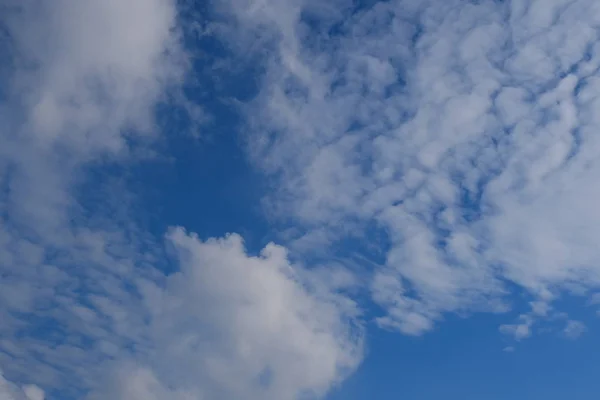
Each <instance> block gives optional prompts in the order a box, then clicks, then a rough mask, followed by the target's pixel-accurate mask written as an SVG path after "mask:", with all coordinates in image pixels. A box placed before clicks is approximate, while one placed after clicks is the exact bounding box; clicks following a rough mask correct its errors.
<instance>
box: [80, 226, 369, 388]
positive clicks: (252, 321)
mask: <svg viewBox="0 0 600 400" xmlns="http://www.w3.org/2000/svg"><path fill="white" fill-rule="evenodd" d="M168 241H169V243H170V244H171V245H172V246H173V248H174V251H175V254H176V257H177V258H178V260H179V263H180V265H181V271H180V272H177V273H176V274H174V275H172V276H170V277H168V278H167V279H166V281H165V284H164V287H157V286H154V285H149V286H146V287H145V289H144V292H145V294H146V306H147V307H148V315H149V318H150V323H149V325H148V327H147V330H148V333H147V336H148V341H149V343H150V344H151V346H150V347H149V349H148V351H147V353H145V354H143V356H142V357H139V363H140V364H129V365H127V366H125V367H124V368H123V369H119V370H118V375H119V378H118V380H119V382H120V383H119V384H118V385H117V386H116V387H115V388H113V389H112V390H113V391H112V392H109V393H104V392H100V393H99V394H97V395H96V396H97V398H99V399H100V398H115V399H128V400H129V399H146V398H152V399H161V400H162V399H171V398H181V399H187V398H201V399H204V398H206V399H216V398H226V399H229V398H231V399H233V398H242V397H243V398H245V399H283V400H285V399H290V400H291V399H297V398H300V397H301V396H303V395H308V394H311V395H318V396H321V395H323V394H324V393H326V392H327V391H328V390H329V389H330V388H331V387H332V386H333V385H334V384H336V383H338V382H340V381H341V379H342V378H344V377H345V376H346V375H347V374H348V373H350V372H352V371H353V369H354V368H355V367H356V366H357V365H358V363H359V361H360V359H361V355H362V352H361V342H362V333H361V329H360V327H359V326H355V329H351V327H352V320H353V314H354V310H353V308H352V307H351V305H348V304H347V303H345V302H342V303H341V302H340V300H343V299H341V298H339V297H338V296H336V295H332V294H331V293H327V292H320V291H318V289H317V288H310V287H308V286H307V283H306V282H304V281H302V280H300V277H299V275H298V271H299V268H298V266H293V265H291V264H290V263H289V261H288V260H287V256H286V251H285V250H284V249H283V248H281V247H279V246H276V245H273V244H270V245H268V246H267V247H265V248H264V249H263V250H262V252H261V253H260V255H258V256H255V257H252V256H248V255H247V254H246V251H245V249H244V246H243V243H242V239H241V238H240V237H239V236H238V235H230V236H227V237H226V238H223V239H210V240H208V241H206V242H202V241H200V240H199V239H198V238H197V237H196V236H195V235H193V234H187V233H186V232H185V231H184V230H183V229H181V228H177V229H173V230H172V231H171V232H170V233H169V235H168ZM349 306H350V308H347V307H349ZM144 364H145V365H144ZM148 393H151V395H150V394H148ZM148 396H150V397H148ZM178 396H179V397H178ZM92 398H96V397H94V396H92Z"/></svg>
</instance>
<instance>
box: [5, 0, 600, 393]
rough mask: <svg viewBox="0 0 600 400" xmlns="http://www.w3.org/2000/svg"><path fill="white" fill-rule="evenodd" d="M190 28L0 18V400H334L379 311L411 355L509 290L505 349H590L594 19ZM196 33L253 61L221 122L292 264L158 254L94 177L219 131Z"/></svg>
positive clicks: (443, 16) (562, 4)
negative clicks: (177, 117) (182, 117)
mask: <svg viewBox="0 0 600 400" xmlns="http://www.w3.org/2000/svg"><path fill="white" fill-rule="evenodd" d="M183 6H185V7H186V10H187V11H189V4H187V3H186V2H176V1H174V0H128V1H121V0H90V1H85V2H82V1H77V0H55V1H51V2H49V1H43V0H20V1H19V0H5V1H3V2H2V4H1V5H0V28H1V29H0V54H2V55H3V60H6V61H5V62H4V63H3V65H1V66H0V142H1V143H2V144H1V146H0V218H1V219H0V372H2V374H0V400H43V399H44V398H46V399H55V398H56V399H61V400H62V399H75V398H77V399H80V398H84V399H86V398H87V399H89V400H104V399H116V400H142V399H143V400H166V399H175V400H188V399H202V400H215V399H226V400H227V399H248V400H253V399H257V400H258V399H261V400H262V399H266V400H270V399H273V400H275V399H277V400H296V399H310V398H323V397H324V396H325V395H326V394H327V393H328V392H329V391H330V390H331V389H332V388H334V387H335V386H336V385H338V384H339V383H340V382H341V381H342V380H344V379H345V378H346V377H347V376H348V375H349V374H351V373H352V372H353V371H354V370H355V369H356V368H357V367H358V366H359V364H360V362H361V360H362V357H363V350H364V349H363V345H364V340H365V338H364V331H365V330H364V325H363V324H364V319H365V314H368V315H369V318H370V316H371V315H372V314H373V313H374V311H372V310H368V312H365V308H367V307H368V305H364V304H360V303H359V302H358V298H361V299H362V297H361V296H362V294H364V293H368V296H369V298H370V300H372V301H373V302H374V303H375V304H377V305H378V306H381V310H378V311H377V312H378V314H377V315H375V318H376V321H377V325H378V326H380V327H383V328H386V329H390V330H396V331H399V332H401V333H403V334H409V335H420V334H424V333H425V332H427V331H429V330H431V329H432V328H433V327H434V326H435V325H436V324H437V323H440V321H441V320H442V319H443V317H444V316H445V315H447V314H449V313H461V314H462V315H465V314H468V313H471V312H494V313H499V312H505V311H507V310H511V309H513V307H514V304H513V302H514V297H513V296H512V295H514V294H517V293H518V294H525V296H524V298H527V302H528V303H527V307H528V309H527V310H526V311H525V312H523V313H522V314H521V315H519V317H518V318H517V320H516V321H510V320H507V323H506V324H505V325H502V326H500V327H499V331H500V332H501V333H504V334H507V335H510V336H512V337H513V338H514V339H516V340H522V339H525V338H528V337H530V336H532V335H533V334H534V333H535V330H536V323H538V322H539V321H541V320H544V319H553V320H559V321H562V322H561V323H562V324H563V326H562V328H561V329H562V332H561V334H562V336H564V337H565V338H569V339H576V338H578V337H579V336H581V335H582V334H584V333H585V331H586V329H587V328H586V326H585V324H584V323H583V322H582V321H578V320H574V319H571V318H570V317H569V315H568V314H566V313H564V312H562V310H558V309H557V307H556V300H557V299H559V298H560V297H561V296H564V295H566V294H570V295H577V296H582V297H586V298H588V299H589V303H590V304H598V303H599V302H600V301H599V298H598V296H599V295H598V294H596V295H594V291H595V290H597V289H598V288H599V287H600V267H599V265H600V246H597V245H596V237H598V236H599V235H600V231H599V229H600V228H598V227H600V213H599V212H598V207H597V205H596V199H597V198H599V197H600V186H598V185H597V184H596V182H597V181H598V180H599V179H600V165H599V163H598V160H597V158H598V157H597V155H598V153H600V142H599V141H598V139H597V136H598V135H597V130H598V129H599V128H600V120H599V121H596V120H597V119H598V117H597V113H596V112H595V110H596V108H597V107H598V106H600V103H599V102H598V96H597V93H596V91H597V90H599V89H600V86H599V82H600V80H599V78H600V75H599V74H598V71H599V68H600V47H599V46H600V45H599V44H598V43H597V42H598V41H597V38H598V31H599V29H600V3H597V2H594V1H592V0H513V1H492V0H482V1H462V0H391V1H382V2H376V1H375V2H365V4H360V5H359V4H357V3H355V2H352V1H350V0H334V1H330V2H322V1H313V0H278V1H274V0H262V1H258V0H218V1H215V2H213V4H212V5H211V7H212V8H211V9H208V8H207V9H206V10H204V9H203V10H202V11H203V12H205V13H206V15H203V16H202V18H205V19H206V20H203V21H201V22H202V23H200V22H198V21H192V23H191V26H183V24H184V23H185V24H190V21H189V19H190V18H182V16H181V14H180V12H182V11H181V9H180V7H183ZM186 32H188V33H189V32H195V34H196V35H198V36H201V37H202V38H204V37H208V36H210V37H211V39H212V40H215V41H216V42H218V43H220V44H221V45H222V46H223V48H225V49H226V51H223V54H224V55H223V56H222V57H224V58H226V59H225V60H220V61H221V64H220V66H219V68H221V69H222V68H225V67H224V66H231V65H235V64H236V63H239V64H244V63H248V64H250V63H252V64H256V65H258V66H256V65H253V69H252V71H258V75H257V76H253V77H252V79H251V80H253V81H255V82H256V83H257V88H256V91H257V93H256V96H254V97H253V98H252V99H251V100H249V101H244V102H241V101H239V100H238V99H227V101H225V102H224V103H226V104H229V105H231V106H232V107H233V108H235V110H236V112H237V111H239V110H241V111H242V114H243V115H242V117H243V126H242V129H241V131H242V132H243V133H244V135H245V137H244V138H243V140H240V142H243V143H244V144H246V145H247V146H246V147H245V149H244V150H246V151H247V155H248V158H249V159H250V160H251V162H252V164H253V166H255V167H256V169H257V170H259V171H260V172H261V173H263V174H264V176H266V177H267V178H268V179H269V182H270V183H272V186H269V188H270V189H272V190H271V191H270V192H268V193H266V194H265V196H264V205H265V207H264V208H265V212H266V213H267V214H269V215H268V220H269V221H270V222H272V223H273V226H274V227H273V230H274V231H275V230H280V229H279V228H280V226H285V228H286V229H285V230H283V229H281V231H282V232H281V235H279V236H277V237H276V239H278V240H280V242H281V243H282V244H283V245H284V246H285V247H284V246H281V245H276V244H273V243H270V244H268V245H266V246H265V247H264V248H263V249H262V250H261V251H260V253H259V254H258V255H254V254H253V253H252V252H251V251H249V250H248V249H246V247H245V244H244V241H243V239H242V237H241V236H240V235H238V234H236V233H231V234H228V235H225V236H223V237H221V238H210V239H203V238H200V237H199V236H198V235H197V234H195V233H193V232H192V230H190V229H187V230H186V229H184V228H183V227H173V228H170V229H169V230H168V231H167V233H166V234H165V235H164V236H160V235H158V236H156V235H155V234H154V233H150V232H145V231H144V230H143V229H142V228H141V227H139V226H138V225H137V223H136V219H135V218H134V217H133V216H132V215H131V208H129V205H128V204H127V199H128V192H127V190H126V189H124V188H123V186H126V185H125V183H124V181H121V180H120V179H119V178H120V177H115V181H116V182H117V184H120V185H121V186H119V188H120V189H119V190H122V192H120V193H119V199H117V200H115V199H108V198H104V197H110V196H106V195H105V193H103V192H101V188H100V187H99V185H96V184H95V183H94V181H93V179H91V178H90V176H91V175H92V172H93V171H97V170H98V169H99V170H103V169H106V170H110V169H111V168H116V169H118V168H119V166H124V165H131V164H134V163H136V162H137V161H139V160H140V159H151V158H152V157H153V156H154V154H155V153H154V151H155V149H154V147H153V143H155V142H156V141H160V140H161V139H163V138H164V137H165V136H167V135H170V134H171V133H172V132H169V131H168V129H167V128H165V127H162V126H161V125H160V124H159V123H158V122H157V112H158V111H157V110H158V109H159V108H160V107H161V106H164V105H165V104H168V107H171V109H177V108H178V107H179V108H181V109H183V110H184V111H186V112H188V113H189V117H190V118H192V119H194V118H199V116H200V115H201V113H202V111H201V109H202V106H203V105H202V104H192V102H190V101H189V100H188V99H187V98H186V95H185V93H186V92H185V90H184V87H185V85H186V83H187V82H188V81H190V80H194V77H193V75H194V72H195V71H194V70H193V65H194V63H193V62H192V59H193V58H194V57H197V56H198V54H203V53H202V51H195V49H190V48H189V46H190V43H189V42H193V40H191V39H190V38H186V36H185V34H186ZM219 68H216V67H215V74H217V73H218V69H219ZM254 73H255V72H254ZM223 96H224V97H226V96H227V93H225V94H223ZM240 103H243V104H240ZM218 117H219V116H218V115H217V116H212V118H213V121H216V123H218ZM596 142H599V143H598V145H597V144H596ZM163 156H165V157H168V156H169V155H163ZM175 162H177V160H175ZM113 194H114V193H113ZM209 195H210V194H209ZM94 196H96V197H94ZM98 198H102V200H98ZM90 199H96V200H92V201H90ZM111 200H112V201H111ZM94 201H96V202H99V203H101V206H99V205H98V204H96V203H94ZM105 203H106V204H105ZM169 224H171V222H170V221H168V222H167V224H166V225H169ZM348 243H354V244H356V243H358V244H357V245H348ZM357 260H358V261H357ZM333 261H335V263H334V262H333ZM357 264H359V265H358V270H359V272H356V269H357V268H356V267H357ZM355 272H356V273H355ZM348 288H352V289H353V290H354V292H352V291H350V290H347V289H348ZM361 290H362V291H361ZM353 293H354V294H355V293H360V296H356V298H353ZM379 311H381V312H379ZM511 349H512V347H511Z"/></svg>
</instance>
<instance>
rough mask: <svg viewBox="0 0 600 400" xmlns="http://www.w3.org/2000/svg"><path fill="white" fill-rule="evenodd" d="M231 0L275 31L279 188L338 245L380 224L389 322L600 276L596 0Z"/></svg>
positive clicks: (282, 201) (272, 110)
mask: <svg viewBox="0 0 600 400" xmlns="http://www.w3.org/2000/svg"><path fill="white" fill-rule="evenodd" d="M236 5H237V3H236ZM232 9H234V10H233V11H232V14H233V15H234V16H235V17H236V20H237V21H238V23H239V25H238V26H237V27H236V29H238V31H241V32H244V34H243V35H244V36H245V37H246V38H247V37H251V38H255V37H261V38H268V39H269V40H265V41H264V43H266V44H264V46H263V47H260V46H259V50H263V52H262V53H261V51H259V52H258V54H262V57H263V60H264V64H265V65H266V66H267V72H266V74H265V75H264V77H263V81H262V90H261V93H260V95H259V97H258V98H257V100H256V101H255V103H254V104H253V106H251V107H250V108H249V109H248V110H247V120H248V124H249V126H250V127H251V132H252V135H251V138H250V141H251V143H252V145H251V152H252V154H253V155H254V157H255V160H256V162H257V165H260V166H261V167H262V168H264V170H265V171H266V172H267V173H272V174H274V176H277V177H279V178H280V179H279V182H280V184H281V186H280V191H279V192H278V193H275V194H273V195H272V196H270V197H269V199H268V201H269V205H270V207H271V209H272V210H274V212H276V213H279V215H283V216H286V217H289V215H293V216H294V219H295V221H296V223H297V224H300V225H301V226H303V227H304V229H303V231H304V232H305V234H306V235H307V236H308V237H313V236H314V232H318V234H319V236H320V237H325V238H327V240H326V241H325V242H321V243H324V246H331V245H332V243H333V244H334V245H335V243H338V247H339V251H342V252H343V251H344V246H343V245H342V244H343V243H344V241H345V240H347V239H348V238H352V237H360V238H361V239H362V240H363V241H364V240H367V241H368V240H369V237H365V236H363V233H362V232H364V230H366V229H374V228H373V225H375V227H376V228H375V229H378V230H379V231H380V232H384V235H385V237H386V240H383V241H380V237H381V235H378V236H377V239H373V242H371V244H372V245H373V246H374V247H375V248H378V249H379V251H380V252H383V253H384V254H385V261H384V262H383V263H382V265H381V266H380V267H379V268H376V269H375V270H374V271H373V275H374V276H373V283H372V293H373V298H374V299H375V300H376V301H377V302H378V303H380V304H381V305H382V306H384V307H385V309H386V310H387V312H386V315H384V316H382V317H381V318H379V322H380V324H381V325H383V326H387V327H391V328H396V329H399V330H401V331H403V332H405V333H410V334H419V333H422V332H424V331H426V330H428V329H430V328H431V327H432V326H433V323H434V321H436V320H438V319H440V318H442V316H443V315H444V313H447V312H456V311H461V312H462V311H486V310H487V311H494V312H496V311H504V310H507V307H508V302H507V296H506V294H507V293H508V292H510V291H512V290H514V288H515V287H516V288H518V289H517V290H522V291H525V292H526V293H528V294H529V296H530V297H531V298H533V299H537V300H539V301H543V302H545V303H550V302H552V301H553V300H554V299H555V298H557V297H558V296H560V295H561V294H562V293H564V292H565V291H571V290H573V289H574V288H577V290H576V291H575V293H579V294H581V293H586V290H588V289H591V288H593V287H596V286H597V285H598V284H599V283H600V270H599V269H598V268H597V267H596V266H597V265H599V261H600V253H599V250H598V246H596V245H595V238H596V237H597V236H598V232H597V228H596V227H597V226H599V224H598V222H599V220H598V218H599V216H600V213H599V212H598V210H597V206H596V199H597V198H598V197H599V195H600V193H599V192H598V189H597V188H598V185H597V184H595V182H596V181H597V180H598V178H599V172H598V171H599V170H598V165H597V164H598V163H597V162H596V160H595V159H596V155H597V153H598V151H599V150H600V148H599V147H598V145H597V140H596V139H595V137H596V135H595V133H594V132H595V131H596V130H597V129H598V121H597V118H596V114H597V113H596V112H595V109H596V105H597V93H596V92H597V80H598V77H597V71H598V67H599V63H600V59H599V58H598V52H597V43H596V42H597V34H596V27H597V26H598V23H599V22H600V13H599V8H598V6H597V4H596V3H595V2H593V1H584V0H580V1H559V0H556V1H521V2H496V1H481V2H464V1H418V2H416V1H403V0H398V1H390V2H377V3H375V4H373V5H372V6H369V7H364V8H360V7H353V6H352V5H351V4H348V3H346V4H345V3H342V2H337V3H335V4H331V5H330V6H328V7H318V6H317V5H315V4H313V3H312V2H310V1H300V0H298V1H291V0H290V1H288V2H277V3H269V2H249V3H248V4H247V7H237V6H235V5H234V6H232ZM248 32H250V33H252V34H249V33H248ZM303 243H304V244H306V243H313V244H314V245H315V246H316V247H318V246H319V243H320V242H319V241H308V242H307V241H303ZM341 243H342V244H341ZM346 250H347V249H346ZM506 282H510V283H511V288H513V289H509V287H507V285H506V284H505V283H506ZM514 285H516V286H514Z"/></svg>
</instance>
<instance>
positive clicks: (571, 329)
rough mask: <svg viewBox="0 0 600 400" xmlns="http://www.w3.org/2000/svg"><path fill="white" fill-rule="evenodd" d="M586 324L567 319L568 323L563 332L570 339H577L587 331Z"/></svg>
mask: <svg viewBox="0 0 600 400" xmlns="http://www.w3.org/2000/svg"><path fill="white" fill-rule="evenodd" d="M586 329H587V328H586V327H585V324H584V323H583V322H581V321H573V320H570V321H567V325H566V326H565V328H564V329H563V333H564V334H565V336H566V337H568V338H569V339H577V338H578V337H580V336H581V335H583V334H584V333H585V331H586Z"/></svg>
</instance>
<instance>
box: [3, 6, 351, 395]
mask: <svg viewBox="0 0 600 400" xmlns="http://www.w3.org/2000/svg"><path fill="white" fill-rule="evenodd" d="M1 7H2V8H1V10H2V11H1V12H0V25H1V27H2V36H1V41H0V51H1V52H2V54H6V55H7V58H8V60H9V62H7V63H6V64H5V65H3V66H2V69H1V70H0V83H1V85H0V101H1V103H0V126H1V128H0V138H1V139H2V143H3V144H2V146H1V148H0V212H1V214H0V216H1V218H2V220H1V222H0V277H1V278H0V320H1V321H2V322H1V323H0V336H1V337H2V339H1V340H0V366H1V367H2V368H3V370H4V372H5V375H4V376H6V377H7V379H10V380H11V381H13V382H15V384H17V383H18V384H21V383H24V382H30V381H32V382H35V384H36V385H39V386H40V387H43V388H44V390H45V392H46V394H47V396H49V397H51V398H61V399H75V398H78V399H80V398H90V399H107V398H110V399H123V400H125V399H127V400H134V399H140V400H141V399H144V400H148V399H155V400H165V399H191V398H193V399H198V398H202V399H215V398H242V397H243V398H247V399H253V398H256V399H258V398H260V399H270V398H272V399H296V398H298V397H299V396H301V395H311V396H312V395H319V396H320V395H323V394H324V393H325V392H327V391H328V390H329V389H330V388H331V387H332V386H333V385H335V384H336V383H337V382H339V381H340V380H341V379H342V378H343V377H344V376H346V375H347V374H348V373H349V372H351V371H352V370H353V369H354V368H355V367H356V365H357V364H358V362H359V361H360V359H361V342H362V334H361V331H360V329H359V327H358V326H356V327H355V328H356V329H354V328H353V326H354V325H353V324H354V321H355V317H356V310H355V306H354V304H353V302H352V301H350V300H348V299H347V298H345V297H342V296H340V295H337V294H333V293H332V292H330V291H327V290H325V289H324V288H323V287H321V286H318V285H313V284H312V283H311V279H310V278H309V276H310V273H309V272H308V271H305V270H304V269H303V268H302V266H301V265H295V264H291V263H290V262H289V261H288V260H287V256H286V254H285V251H284V250H283V249H282V248H280V247H277V246H275V245H269V246H268V247H266V248H265V249H264V250H263V252H262V253H261V255H260V256H257V257H252V256H249V255H247V254H246V251H245V249H244V247H243V244H242V240H241V238H240V237H239V236H237V235H231V236H228V237H226V238H223V239H212V240H209V241H207V242H202V241H200V240H199V239H198V238H197V237H196V236H195V235H193V234H187V233H186V232H184V231H183V230H182V229H173V230H172V231H171V232H170V233H169V234H168V235H167V238H166V239H164V241H165V242H166V246H167V247H170V248H171V249H172V251H173V253H174V255H172V256H169V255H167V254H165V251H164V247H165V246H164V243H163V238H153V237H152V236H151V235H149V234H148V233H146V232H143V231H141V230H140V228H139V227H137V226H136V224H135V218H134V217H133V216H131V215H129V214H130V213H131V212H132V209H131V208H129V207H128V205H127V203H128V198H129V193H128V192H127V190H123V186H125V185H124V184H123V182H122V181H121V180H120V179H119V177H114V179H115V180H116V182H117V184H118V185H117V189H113V188H112V187H111V188H109V194H110V195H111V196H114V197H115V198H116V199H117V200H115V201H111V199H110V198H109V197H107V196H106V193H105V192H103V190H104V187H103V185H102V182H97V181H95V180H94V176H96V175H98V174H96V175H93V174H92V172H97V171H104V170H106V169H110V168H116V169H117V170H118V169H119V168H120V167H123V166H127V165H128V164H129V163H133V162H135V161H136V160H138V159H139V158H141V157H148V156H149V155H150V156H151V154H152V141H153V140H156V139H160V135H161V134H166V133H169V132H162V131H161V130H160V129H158V128H159V126H158V124H157V121H156V109H157V106H159V105H160V104H161V103H165V102H168V101H170V100H172V99H176V100H178V101H184V103H183V104H180V103H178V104H170V106H171V107H183V108H184V109H187V110H188V111H189V109H188V108H186V107H188V106H190V104H189V103H185V99H183V100H181V99H182V98H183V97H182V94H181V92H180V90H181V87H182V86H183V85H184V84H185V80H186V77H187V75H186V74H187V73H188V72H189V71H188V67H189V62H188V57H189V52H188V50H187V49H185V48H184V47H183V44H182V43H183V40H182V27H181V26H180V25H179V22H180V21H179V16H178V10H177V5H176V2H175V1H171V0H143V1H142V0H139V1H138V0H134V1H125V2H124V1H112V0H109V1H105V0H99V1H87V2H80V1H75V0H59V1H56V2H40V1H33V0H31V1H29V0H26V1H9V2H4V3H3V5H2V6H1ZM192 117H193V116H192ZM100 175H101V174H100ZM101 176H102V175H101ZM171 264H173V265H175V269H176V270H177V271H179V272H177V273H174V274H172V275H168V276H167V275H165V272H163V271H165V270H166V266H167V265H171ZM233 376H235V379H232V377H233ZM0 390H2V391H3V392H0V393H1V394H0V396H4V397H6V398H7V400H24V399H25V398H27V399H28V400H40V399H42V398H43V395H44V394H43V392H41V391H40V389H39V388H37V386H35V387H34V386H23V389H22V390H18V389H17V386H15V385H13V384H10V383H8V382H7V381H5V380H4V378H3V380H2V381H1V382H0ZM23 396H26V397H23ZM223 396H224V397H223ZM3 399H4V398H3Z"/></svg>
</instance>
